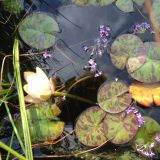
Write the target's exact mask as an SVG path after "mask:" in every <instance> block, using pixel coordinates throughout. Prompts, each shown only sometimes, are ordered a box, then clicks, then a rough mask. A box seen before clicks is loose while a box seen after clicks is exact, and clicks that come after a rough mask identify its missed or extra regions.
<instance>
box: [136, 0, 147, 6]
mask: <svg viewBox="0 0 160 160" xmlns="http://www.w3.org/2000/svg"><path fill="white" fill-rule="evenodd" d="M144 1H145V0H133V2H135V3H136V4H137V5H139V6H142V5H143V4H144Z"/></svg>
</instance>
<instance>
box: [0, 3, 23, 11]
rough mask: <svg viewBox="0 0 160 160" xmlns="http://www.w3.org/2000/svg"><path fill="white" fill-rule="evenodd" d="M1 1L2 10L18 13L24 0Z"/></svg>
mask: <svg viewBox="0 0 160 160" xmlns="http://www.w3.org/2000/svg"><path fill="white" fill-rule="evenodd" d="M1 2H2V6H3V8H4V10H5V11H7V12H9V13H11V14H17V13H20V11H21V10H22V9H23V3H24V0H2V1H1Z"/></svg>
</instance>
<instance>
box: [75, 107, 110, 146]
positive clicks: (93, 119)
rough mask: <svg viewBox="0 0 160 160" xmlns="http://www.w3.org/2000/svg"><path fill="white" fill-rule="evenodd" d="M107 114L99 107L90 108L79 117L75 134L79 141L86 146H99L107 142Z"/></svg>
mask: <svg viewBox="0 0 160 160" xmlns="http://www.w3.org/2000/svg"><path fill="white" fill-rule="evenodd" d="M105 115H106V113H105V112H104V111H103V110H102V109H100V108H99V107H97V106H95V107H90V108H88V109H86V110H85V111H83V112H82V113H81V115H80V116H79V118H78V120H77V122H76V126H75V132H76V136H77V138H78V140H79V141H80V142H81V143H82V144H84V145H86V146H99V145H101V144H103V143H105V142H106V141H107V138H106V136H105V134H104V131H103V123H102V120H103V119H104V117H105Z"/></svg>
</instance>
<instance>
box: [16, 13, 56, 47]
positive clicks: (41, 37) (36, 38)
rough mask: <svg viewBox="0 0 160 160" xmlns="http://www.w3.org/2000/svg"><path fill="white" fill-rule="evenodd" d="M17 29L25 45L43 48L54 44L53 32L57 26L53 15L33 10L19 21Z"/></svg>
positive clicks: (54, 32)
mask: <svg viewBox="0 0 160 160" xmlns="http://www.w3.org/2000/svg"><path fill="white" fill-rule="evenodd" d="M18 31H19V34H20V36H21V38H22V40H23V41H24V42H25V43H26V44H27V45H29V46H30V47H33V48H36V49H38V50H43V49H47V48H49V47H51V46H53V45H54V44H55V41H56V37H55V34H56V33H57V32H58V31H59V26H58V24H57V22H56V21H55V20H54V18H53V17H51V16H49V15H47V14H46V13H43V12H35V13H33V14H31V15H29V16H27V17H26V18H25V19H24V20H23V21H22V22H21V23H20V25H19V28H18Z"/></svg>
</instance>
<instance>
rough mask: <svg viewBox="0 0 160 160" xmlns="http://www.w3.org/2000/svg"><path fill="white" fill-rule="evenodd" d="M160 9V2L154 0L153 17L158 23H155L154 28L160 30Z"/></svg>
mask: <svg viewBox="0 0 160 160" xmlns="http://www.w3.org/2000/svg"><path fill="white" fill-rule="evenodd" d="M159 8H160V1H159V0H154V1H153V5H152V9H153V12H152V13H151V14H153V15H152V17H155V18H156V23H154V26H155V27H156V28H157V29H160V10H159Z"/></svg>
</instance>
